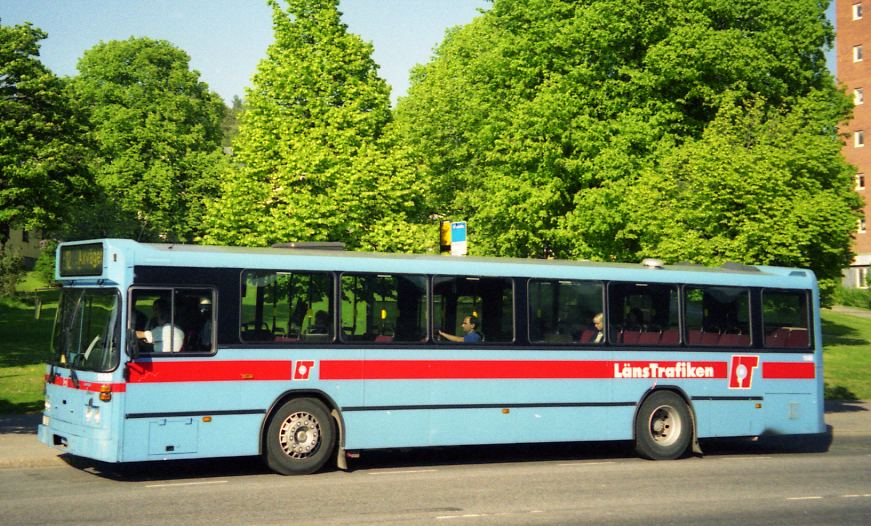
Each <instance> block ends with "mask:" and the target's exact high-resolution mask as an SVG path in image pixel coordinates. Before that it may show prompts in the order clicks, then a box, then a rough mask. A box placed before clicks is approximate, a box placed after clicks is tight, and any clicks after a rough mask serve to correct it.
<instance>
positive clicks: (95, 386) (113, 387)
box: [45, 375, 127, 393]
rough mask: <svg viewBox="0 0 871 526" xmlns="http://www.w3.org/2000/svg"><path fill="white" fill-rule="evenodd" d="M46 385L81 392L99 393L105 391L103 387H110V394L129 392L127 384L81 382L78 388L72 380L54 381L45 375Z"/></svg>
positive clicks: (60, 377)
mask: <svg viewBox="0 0 871 526" xmlns="http://www.w3.org/2000/svg"><path fill="white" fill-rule="evenodd" d="M45 383H48V384H52V385H59V386H61V387H69V388H70V389H79V390H80V391H90V392H94V393H99V392H101V391H102V390H103V386H104V385H107V386H109V392H112V393H123V392H125V391H126V390H127V385H126V384H113V383H105V382H83V381H81V380H79V386H78V387H76V385H75V383H74V382H73V379H72V378H69V377H63V376H59V375H58V376H55V377H54V380H53V381H52V380H51V379H50V378H49V376H48V375H45Z"/></svg>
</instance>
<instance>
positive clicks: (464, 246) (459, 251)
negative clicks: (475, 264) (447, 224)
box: [451, 221, 469, 256]
mask: <svg viewBox="0 0 871 526" xmlns="http://www.w3.org/2000/svg"><path fill="white" fill-rule="evenodd" d="M468 251H469V247H468V243H467V242H466V222H465V221H457V222H454V223H451V255H452V256H465V255H466V254H467V253H468Z"/></svg>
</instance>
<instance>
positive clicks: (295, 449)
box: [261, 391, 344, 475]
mask: <svg viewBox="0 0 871 526" xmlns="http://www.w3.org/2000/svg"><path fill="white" fill-rule="evenodd" d="M343 430H344V423H343V422H342V419H341V414H340V413H339V411H338V410H337V409H336V406H335V404H334V403H333V401H332V400H331V399H330V398H329V397H328V396H326V395H324V394H323V393H320V392H317V391H294V392H289V393H285V395H284V396H282V397H281V398H279V399H278V400H276V402H275V403H274V404H273V406H272V407H271V408H270V410H269V412H268V413H267V417H266V418H265V419H264V423H263V429H262V432H261V437H262V438H261V452H262V454H263V457H264V459H265V461H266V464H267V465H268V466H269V467H270V468H271V469H272V470H273V471H276V472H278V473H281V474H283V475H303V474H308V473H313V472H315V471H318V470H319V469H321V468H322V467H323V466H324V465H325V464H326V463H327V462H328V461H329V460H330V458H332V457H333V455H334V454H336V451H337V450H338V451H342V444H343V443H344V436H343V435H344V433H343Z"/></svg>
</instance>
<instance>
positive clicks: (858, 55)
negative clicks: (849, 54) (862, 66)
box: [853, 46, 862, 62]
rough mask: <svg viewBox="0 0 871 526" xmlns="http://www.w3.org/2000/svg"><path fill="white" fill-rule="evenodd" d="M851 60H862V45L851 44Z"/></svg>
mask: <svg viewBox="0 0 871 526" xmlns="http://www.w3.org/2000/svg"><path fill="white" fill-rule="evenodd" d="M853 62H862V46H853Z"/></svg>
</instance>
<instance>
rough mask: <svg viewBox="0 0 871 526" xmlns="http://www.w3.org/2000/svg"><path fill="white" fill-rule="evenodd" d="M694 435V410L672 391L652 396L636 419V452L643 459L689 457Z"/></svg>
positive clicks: (660, 392) (648, 398)
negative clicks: (692, 415)
mask: <svg viewBox="0 0 871 526" xmlns="http://www.w3.org/2000/svg"><path fill="white" fill-rule="evenodd" d="M692 434H693V431H692V419H691V418H690V410H689V408H688V407H687V404H686V402H684V399H683V398H681V397H680V396H679V395H678V394H676V393H674V392H672V391H656V392H654V393H653V394H651V395H650V396H648V397H647V398H646V399H645V400H644V403H642V404H641V408H640V409H639V410H638V414H637V415H636V416H635V451H636V452H637V453H638V454H639V455H640V456H641V457H643V458H647V459H650V460H673V459H676V458H679V457H681V456H683V455H684V454H685V453H686V451H687V448H688V447H689V445H690V441H691V439H692Z"/></svg>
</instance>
